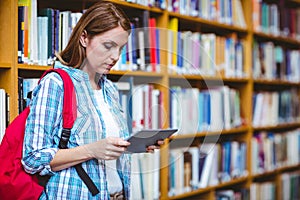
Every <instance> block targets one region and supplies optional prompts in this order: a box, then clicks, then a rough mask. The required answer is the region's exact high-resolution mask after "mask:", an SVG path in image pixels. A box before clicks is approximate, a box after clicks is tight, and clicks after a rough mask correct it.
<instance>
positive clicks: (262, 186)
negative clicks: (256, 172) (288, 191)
mask: <svg viewBox="0 0 300 200" xmlns="http://www.w3.org/2000/svg"><path fill="white" fill-rule="evenodd" d="M266 199H268V200H275V199H276V185H275V182H261V183H260V182H255V183H252V184H251V185H250V200H266Z"/></svg>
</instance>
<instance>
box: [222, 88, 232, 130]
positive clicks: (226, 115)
mask: <svg viewBox="0 0 300 200" xmlns="http://www.w3.org/2000/svg"><path fill="white" fill-rule="evenodd" d="M222 95H223V99H224V100H223V108H224V112H223V118H224V128H225V129H230V128H231V117H230V116H231V113H230V111H231V109H230V88H229V87H228V86H223V87H222Z"/></svg>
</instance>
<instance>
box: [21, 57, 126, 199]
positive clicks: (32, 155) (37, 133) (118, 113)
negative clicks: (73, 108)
mask: <svg viewBox="0 0 300 200" xmlns="http://www.w3.org/2000/svg"><path fill="white" fill-rule="evenodd" d="M55 68H62V69H64V70H65V71H67V72H68V74H69V75H70V77H71V79H72V81H73V83H74V87H75V90H76V100H77V119H76V121H75V123H74V126H73V128H72V130H71V137H70V140H69V143H68V147H69V148H73V147H76V146H79V145H83V144H88V143H91V142H95V141H97V140H100V139H103V138H105V137H106V128H105V124H104V120H103V117H105V113H101V111H100V110H99V109H98V107H97V106H96V105H97V102H96V99H95V97H94V94H93V89H92V87H91V85H90V83H89V77H88V75H87V73H85V72H83V71H82V70H79V69H74V68H69V67H66V66H64V65H62V64H61V63H60V62H58V61H57V62H56V63H55ZM99 84H100V86H101V88H102V91H103V96H104V99H105V101H106V102H107V103H108V104H109V105H110V110H111V112H112V114H113V116H114V118H115V120H116V122H117V124H118V125H119V128H120V137H122V138H125V137H128V136H129V132H128V128H127V123H126V120H125V119H124V117H123V115H122V110H121V106H120V104H119V96H118V90H117V89H116V87H115V86H114V84H113V83H112V82H111V81H109V80H108V79H107V78H106V76H103V77H102V79H101V80H100V82H99ZM62 102H63V82H62V79H61V78H60V76H59V75H58V74H56V73H50V74H48V75H47V76H46V77H44V78H43V79H42V81H41V82H40V84H39V85H38V86H37V87H36V88H35V89H34V91H33V98H32V101H31V103H30V114H29V116H28V118H27V122H26V130H25V139H24V148H23V159H22V163H23V165H24V168H25V170H26V171H27V172H28V173H32V174H34V173H40V174H41V175H46V174H50V175H52V176H51V178H50V180H49V182H48V184H47V186H46V188H45V190H44V192H43V194H42V196H41V197H40V199H72V200H73V199H109V193H108V189H107V181H106V172H105V161H104V160H96V159H93V160H89V161H87V162H84V163H82V166H83V168H84V169H85V171H86V172H87V173H88V175H89V176H90V177H91V179H92V180H93V181H94V183H95V184H96V186H97V188H98V189H99V190H100V193H99V194H98V195H96V196H94V197H93V196H92V195H91V193H90V192H89V191H88V188H87V187H86V185H85V184H84V183H83V182H82V180H81V179H80V177H79V176H78V174H77V172H76V170H75V168H74V167H71V168H68V169H65V170H61V171H58V172H53V171H51V168H50V165H49V163H50V161H51V160H52V159H53V157H54V155H55V153H56V152H57V151H58V144H59V140H60V136H61V131H62V106H63V105H62ZM97 115H98V116H97ZM99 118H100V121H99ZM117 168H118V172H119V175H120V177H121V180H122V182H123V187H124V191H125V196H126V198H127V199H128V198H129V188H130V184H129V183H130V156H129V155H128V154H123V155H122V156H121V157H120V158H119V159H118V160H117Z"/></svg>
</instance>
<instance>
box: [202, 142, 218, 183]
mask: <svg viewBox="0 0 300 200" xmlns="http://www.w3.org/2000/svg"><path fill="white" fill-rule="evenodd" d="M214 145H215V144H211V143H204V144H202V145H201V146H200V152H203V153H204V154H206V158H205V161H204V165H203V169H202V174H201V177H200V180H199V188H205V187H207V186H208V183H209V177H210V174H211V169H212V164H213V157H214V151H213V148H214Z"/></svg>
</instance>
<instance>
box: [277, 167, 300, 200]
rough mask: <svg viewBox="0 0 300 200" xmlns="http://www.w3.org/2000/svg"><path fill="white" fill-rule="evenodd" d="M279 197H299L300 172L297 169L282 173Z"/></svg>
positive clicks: (285, 198)
mask: <svg viewBox="0 0 300 200" xmlns="http://www.w3.org/2000/svg"><path fill="white" fill-rule="evenodd" d="M280 179H281V186H282V192H281V197H280V198H281V199H282V200H289V199H299V197H300V190H299V188H300V173H299V171H296V172H293V173H284V174H282V175H281V178H280Z"/></svg>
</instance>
